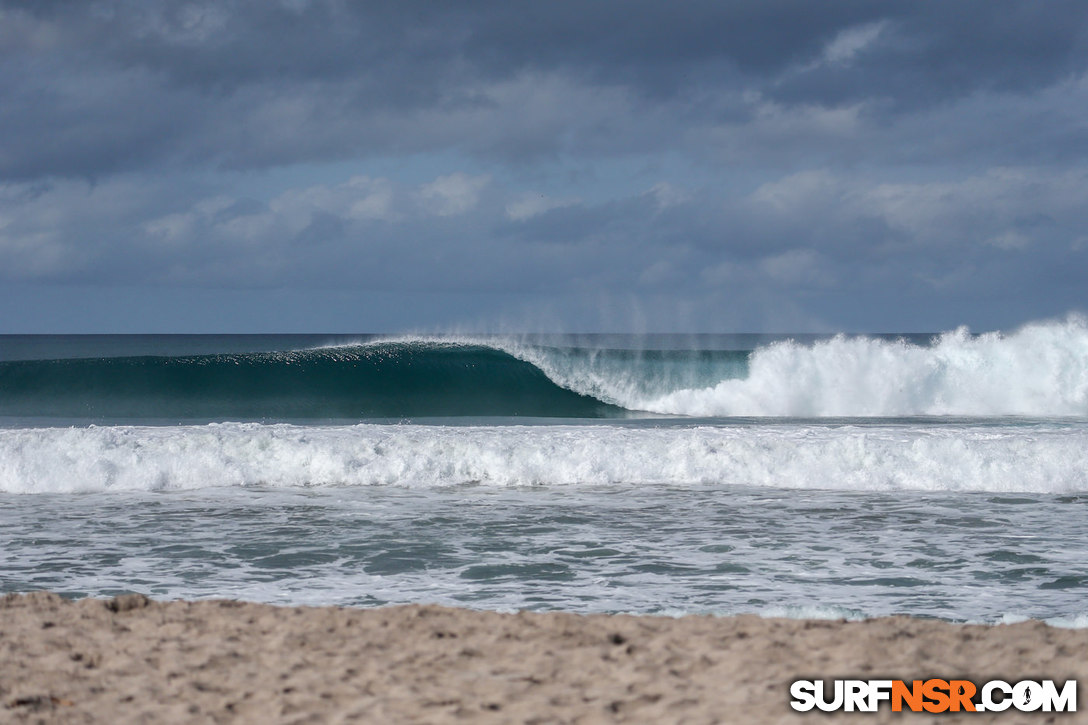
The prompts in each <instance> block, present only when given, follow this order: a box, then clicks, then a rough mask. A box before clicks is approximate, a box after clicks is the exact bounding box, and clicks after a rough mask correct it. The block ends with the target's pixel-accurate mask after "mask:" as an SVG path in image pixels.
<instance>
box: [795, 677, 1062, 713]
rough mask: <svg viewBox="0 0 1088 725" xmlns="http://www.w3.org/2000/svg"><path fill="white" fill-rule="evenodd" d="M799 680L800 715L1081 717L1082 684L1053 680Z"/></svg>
mask: <svg viewBox="0 0 1088 725" xmlns="http://www.w3.org/2000/svg"><path fill="white" fill-rule="evenodd" d="M827 684H830V686H829V687H825V682H824V681H823V680H797V681H796V682H794V683H793V684H792V685H790V696H791V697H792V698H793V699H792V700H790V707H792V708H793V709H794V710H797V711H799V712H808V711H809V710H812V709H813V708H817V709H819V710H823V711H824V712H834V711H836V710H842V711H844V712H876V711H877V709H878V708H879V707H880V705H881V704H882V703H884V702H887V703H888V704H889V705H890V706H891V709H892V712H902V711H903V710H908V711H911V712H932V713H940V712H1003V711H1005V710H1008V709H1009V708H1013V709H1014V710H1019V711H1020V712H1035V711H1038V710H1041V711H1042V712H1076V711H1077V681H1076V680H1067V681H1066V682H1065V684H1063V685H1062V686H1061V688H1059V687H1058V686H1057V685H1056V684H1055V683H1054V681H1053V680H1042V681H1039V682H1036V681H1034V680H1022V681H1020V682H1016V683H1008V682H1005V681H1004V680H990V681H989V682H986V683H984V684H982V685H981V686H979V685H976V684H975V683H973V682H971V681H969V680H939V679H929V680H913V681H911V682H910V683H907V682H906V681H904V680H834V681H833V682H832V683H827Z"/></svg>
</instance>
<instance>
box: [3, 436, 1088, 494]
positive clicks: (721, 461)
mask: <svg viewBox="0 0 1088 725" xmlns="http://www.w3.org/2000/svg"><path fill="white" fill-rule="evenodd" d="M465 484H477V485H482V486H498V487H504V486H577V485H593V486H607V485H623V486H645V485H666V486H690V485H705V484H713V485H719V484H724V485H743V486H767V487H774V488H796V489H809V488H811V489H842V490H862V491H864V490H933V491H1010V492H1012V491H1020V492H1036V493H1070V492H1083V491H1088V427H1086V426H1085V424H1083V423H1064V424H1045V425H1042V424H1034V425H1025V426H1009V427H997V428H992V427H989V426H956V425H947V426H932V427H921V428H919V427H910V426H891V425H870V426H827V425H814V424H783V425H748V426H696V427H688V426H664V427H648V428H647V427H639V426H633V427H632V426H617V425H577V426H572V425H556V426H511V425H505V426H463V427H462V426H425V425H381V424H359V425H352V426H297V425H288V424H276V425H265V424H259V423H218V424H210V425H203V426H171V427H154V426H151V427H144V426H106V427H89V428H30V429H14V430H12V429H8V430H4V429H0V492H8V493H49V492H54V493H64V492H75V491H107V490H117V491H126V490H128V491H131V490H136V491H153V490H181V489H200V488H209V487H238V486H264V487H310V486H400V487H408V488H434V487H448V486H458V485H465Z"/></svg>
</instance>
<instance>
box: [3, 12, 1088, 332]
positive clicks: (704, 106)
mask: <svg viewBox="0 0 1088 725" xmlns="http://www.w3.org/2000/svg"><path fill="white" fill-rule="evenodd" d="M1086 161H1088V3H1083V2H1079V1H1064V2H1063V1H1062V0H1055V1H1053V2H1047V3H1035V2H1003V1H1000V0H997V1H995V0H978V1H975V2H954V1H949V2H929V3H913V2H898V1H896V2H875V1H865V2H860V1H859V2H854V1H851V0H824V1H821V2H815V1H813V0H804V1H795V0H779V1H768V0H737V1H734V2H725V1H723V0H713V1H711V2H703V1H701V0H692V1H690V2H685V3H666V2H647V1H645V0H622V1H620V0H616V1H602V2H586V0H577V1H576V2H568V1H566V0H550V1H549V2H534V3H518V2H509V1H508V0H506V1H495V2H488V1H483V0H479V1H477V0H460V1H459V2H456V3H433V2H418V1H417V0H398V2H394V3H367V2H349V1H348V0H213V1H209V2H181V1H177V0H175V1H171V2H165V1H160V0H130V1H127V2H126V1H123V0H107V1H103V2H97V1H89V2H61V1H60V0H56V1H51V0H0V333H100V332H116V333H134V332H159V333H173V332H177V333H204V332H207V333H219V332H230V333H245V332H262V333H263V332H317V333H320V332H404V331H432V332H433V331H491V332H501V331H511V332H513V331H518V332H526V331H572V332H574V331H579V332H581V331H601V332H830V331H840V330H841V331H860V332H865V331H867V332H911V331H939V330H946V329H952V328H955V327H957V326H960V325H968V326H969V327H970V328H971V329H973V330H989V329H1012V328H1015V327H1016V326H1018V325H1020V324H1023V323H1025V322H1028V321H1032V320H1039V319H1048V318H1061V317H1064V316H1065V315H1067V314H1069V313H1070V312H1078V311H1079V312H1084V311H1085V310H1086V309H1088V284H1086V282H1085V280H1088V165H1086Z"/></svg>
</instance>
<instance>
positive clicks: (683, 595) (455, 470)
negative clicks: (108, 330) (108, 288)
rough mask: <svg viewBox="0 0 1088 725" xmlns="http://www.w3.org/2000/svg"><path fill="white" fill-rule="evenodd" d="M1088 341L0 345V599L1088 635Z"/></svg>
mask: <svg viewBox="0 0 1088 725" xmlns="http://www.w3.org/2000/svg"><path fill="white" fill-rule="evenodd" d="M1086 504H1088V329H1086V326H1085V324H1084V323H1083V321H1080V320H1078V319H1075V318H1073V319H1069V320H1066V321H1064V322H1051V323H1041V324H1038V325H1033V326H1029V327H1027V328H1025V329H1023V330H1019V331H1013V332H1010V333H1008V334H1004V335H997V334H992V335H971V334H969V333H967V332H966V331H957V332H953V333H947V334H945V335H936V336H934V335H922V336H919V335H915V336H898V335H881V336H867V337H866V336H851V337H846V336H842V337H834V336H830V337H811V336H809V337H790V336H775V337H759V336H697V337H690V336H687V337H672V336H653V337H630V336H548V337H535V338H534V337H521V338H516V339H515V338H509V337H504V338H499V337H487V338H473V339H465V338H451V337H446V338H433V337H429V338H424V337H399V338H396V339H390V338H387V337H376V336H338V337H330V336H282V337H281V336H259V337H249V336H236V337H230V336H209V337H202V336H178V337H173V336H146V337H145V336H135V337H127V336H110V337H96V336H91V337H77V336H72V337H65V336H60V337H55V336H51V337H27V336H20V337H0V591H2V592H9V591H27V590H31V589H51V590H54V591H58V592H61V593H63V594H65V595H68V596H74V597H80V596H105V595H111V594H115V593H118V592H121V591H140V592H144V593H147V594H150V595H152V596H155V597H159V598H194V597H224V596H225V597H239V598H245V599H253V600H259V601H268V602H276V603H285V604H287V603H289V604H347V605H357V606H374V605H381V604H387V603H399V602H409V601H428V602H442V603H447V604H458V605H462V606H471V607H476V608H484V609H500V610H515V609H524V608H529V609H563V610H569V611H578V612H617V611H623V612H642V613H658V614H682V613H716V614H730V613H738V612H757V613H763V614H780V615H786V616H834V617H839V616H859V617H860V616H872V615H883V614H892V613H905V614H914V615H921V616H932V617H939V618H944V619H950V620H957V621H965V620H969V621H987V622H993V621H1008V620H1011V619H1016V618H1020V617H1036V618H1044V619H1048V620H1051V621H1054V622H1057V623H1060V624H1066V625H1073V626H1084V625H1085V624H1088V606H1085V605H1084V604H1083V602H1084V601H1086V598H1085V595H1086V593H1088V591H1086V589H1088V567H1086V566H1085V565H1084V564H1083V562H1085V561H1088V556H1086V555H1088V517H1086V516H1085V508H1084V507H1085V505H1086Z"/></svg>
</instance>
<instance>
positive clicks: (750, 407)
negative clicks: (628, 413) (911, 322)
mask: <svg viewBox="0 0 1088 725" xmlns="http://www.w3.org/2000/svg"><path fill="white" fill-rule="evenodd" d="M624 404H625V405H626V406H627V407H631V408H638V409H643V410H650V411H655V412H659V413H675V414H681V415H694V416H796V417H821V416H881V417H893V416H911V415H966V416H995V415H998V416H999V415H1026V416H1088V322H1086V321H1085V319H1084V318H1082V317H1070V318H1069V319H1068V320H1066V321H1065V322H1051V323H1036V324H1032V325H1028V326H1026V327H1024V328H1022V329H1020V330H1019V331H1017V332H1015V333H1012V334H1009V335H1003V334H1000V333H990V334H985V335H981V336H978V337H972V336H970V335H969V333H968V331H967V329H966V328H960V329H959V330H956V331H955V332H949V333H945V334H943V335H941V336H940V338H939V339H938V340H936V341H935V343H934V344H933V345H932V346H919V345H912V344H910V343H908V342H905V341H887V340H881V339H873V338H864V337H862V338H846V337H844V336H838V337H835V338H834V339H831V340H828V341H824V342H818V343H816V344H813V345H811V346H809V345H800V344H797V343H793V342H783V343H778V344H773V345H770V346H768V347H765V348H760V349H758V350H756V351H755V352H754V353H753V355H752V358H751V362H750V367H749V375H748V377H747V378H745V379H740V380H723V381H721V382H719V383H718V384H717V385H714V386H711V387H707V388H702V389H686V390H678V391H673V392H670V393H667V394H664V395H661V396H659V397H656V398H645V399H642V400H629V401H625V403H624Z"/></svg>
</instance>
